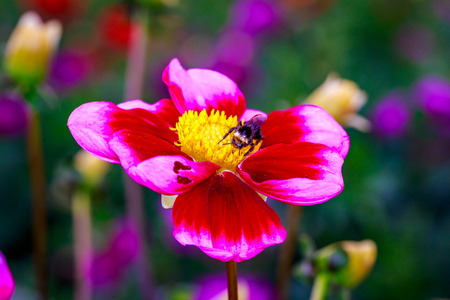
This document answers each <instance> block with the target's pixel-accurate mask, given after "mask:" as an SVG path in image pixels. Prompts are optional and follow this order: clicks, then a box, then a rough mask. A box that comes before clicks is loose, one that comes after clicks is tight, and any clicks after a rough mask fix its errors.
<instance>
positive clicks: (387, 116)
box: [371, 93, 411, 138]
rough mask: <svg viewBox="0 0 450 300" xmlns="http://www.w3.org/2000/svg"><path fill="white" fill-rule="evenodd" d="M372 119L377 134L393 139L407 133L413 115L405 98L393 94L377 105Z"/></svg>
mask: <svg viewBox="0 0 450 300" xmlns="http://www.w3.org/2000/svg"><path fill="white" fill-rule="evenodd" d="M371 119H372V123H373V130H374V132H375V133H376V134H378V135H380V136H383V137H390V138H393V137H399V136H401V135H403V134H404V133H405V132H406V130H407V129H408V126H409V121H410V119H411V113H410V111H409V108H408V107H407V105H406V104H405V101H404V99H403V97H402V96H401V95H399V94H397V93H391V94H388V95H387V96H385V97H384V98H383V99H382V100H380V101H379V102H378V103H377V104H376V106H375V107H374V109H373V111H372V116H371Z"/></svg>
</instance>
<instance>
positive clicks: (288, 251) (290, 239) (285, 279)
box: [277, 205, 303, 299]
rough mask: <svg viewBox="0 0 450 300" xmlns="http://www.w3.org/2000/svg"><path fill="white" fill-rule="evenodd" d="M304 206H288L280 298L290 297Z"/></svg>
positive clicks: (280, 264)
mask: <svg viewBox="0 0 450 300" xmlns="http://www.w3.org/2000/svg"><path fill="white" fill-rule="evenodd" d="M302 212H303V206H295V205H289V206H288V208H287V216H286V219H287V225H286V228H287V230H286V231H287V235H286V240H285V241H284V243H283V244H282V245H281V249H280V252H279V258H278V270H277V287H278V293H279V295H280V299H287V298H288V289H289V280H290V277H291V268H292V264H293V262H294V255H295V249H296V247H297V235H298V226H299V223H300V221H301V216H302Z"/></svg>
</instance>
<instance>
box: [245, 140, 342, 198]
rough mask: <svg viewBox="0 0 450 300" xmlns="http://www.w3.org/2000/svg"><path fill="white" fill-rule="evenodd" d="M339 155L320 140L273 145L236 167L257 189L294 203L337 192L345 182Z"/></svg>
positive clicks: (324, 196)
mask: <svg viewBox="0 0 450 300" xmlns="http://www.w3.org/2000/svg"><path fill="white" fill-rule="evenodd" d="M342 164H343V158H342V156H341V155H340V154H339V153H338V152H336V151H335V150H333V149H331V148H329V147H327V146H325V145H321V144H313V143H306V142H300V143H295V144H292V145H284V144H279V145H274V146H270V147H267V148H264V149H261V150H260V151H258V152H256V153H254V154H253V155H251V156H250V157H248V158H246V159H245V160H244V161H243V162H242V163H241V164H240V165H239V166H238V168H237V171H238V173H239V175H240V176H241V178H242V179H243V180H244V181H245V182H246V183H247V184H248V185H250V186H251V187H253V188H254V189H256V190H258V191H259V192H260V193H262V194H264V195H267V196H269V197H271V198H275V199H278V200H280V201H283V202H287V203H290V204H295V205H311V204H317V203H321V202H324V201H326V200H329V199H331V198H332V197H334V196H336V195H337V194H339V193H340V192H341V191H342V189H343V187H344V182H343V179H342V174H341V167H342Z"/></svg>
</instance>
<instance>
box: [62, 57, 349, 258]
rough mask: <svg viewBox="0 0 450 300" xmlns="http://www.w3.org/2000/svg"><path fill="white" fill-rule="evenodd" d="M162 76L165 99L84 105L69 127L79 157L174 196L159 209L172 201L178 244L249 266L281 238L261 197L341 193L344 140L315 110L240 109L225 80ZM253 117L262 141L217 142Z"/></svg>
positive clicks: (172, 71)
mask: <svg viewBox="0 0 450 300" xmlns="http://www.w3.org/2000/svg"><path fill="white" fill-rule="evenodd" d="M163 80H164V82H165V83H166V84H167V85H168V87H169V91H170V94H171V97H172V99H163V100H160V101H158V102H157V103H155V104H148V103H145V102H143V101H140V100H133V101H128V102H124V103H121V104H119V105H115V104H113V103H110V102H91V103H86V104H84V105H82V106H80V107H78V108H77V109H76V110H75V111H73V112H72V114H71V115H70V117H69V120H68V126H69V129H70V131H71V133H72V135H73V136H74V138H75V140H76V141H77V142H78V143H79V144H80V145H81V146H82V147H83V148H84V149H85V150H86V151H88V152H90V153H92V154H93V155H95V156H97V157H99V158H101V159H103V160H105V161H109V162H112V163H120V164H121V165H122V166H123V167H124V169H125V171H126V172H127V173H128V175H130V176H131V177H132V178H133V179H134V180H136V181H137V182H138V183H140V184H142V185H144V186H146V187H148V188H150V189H152V190H154V191H156V192H158V193H161V194H163V200H164V198H165V197H166V196H170V195H178V196H177V197H171V200H170V201H168V202H167V201H165V202H164V203H166V205H167V206H168V207H171V206H172V205H173V221H174V224H175V230H174V233H173V235H174V237H175V238H176V239H177V240H178V242H180V243H181V244H183V245H195V246H197V247H199V248H200V249H201V250H202V251H203V252H205V253H206V254H207V255H209V256H211V257H213V258H216V259H219V260H222V261H229V260H233V261H237V262H239V261H243V260H247V259H250V258H252V257H253V256H255V255H257V254H258V253H260V252H261V251H262V250H264V248H266V247H268V246H271V245H274V244H279V243H282V242H283V241H284V239H285V236H286V231H285V229H284V228H283V226H282V225H281V222H280V218H279V217H278V215H277V214H276V213H275V212H274V211H273V210H272V209H271V208H270V207H269V205H267V203H266V202H265V201H264V199H265V198H266V197H265V196H268V197H271V198H274V199H277V200H279V201H282V202H285V203H289V204H294V205H313V204H318V203H322V202H324V201H327V200H329V199H331V198H332V197H334V196H336V195H337V194H339V193H340V192H341V191H342V189H343V179H342V174H341V167H342V164H343V160H344V158H345V156H346V155H347V152H348V149H349V139H348V136H347V133H346V132H345V131H344V129H343V128H342V127H341V126H340V125H339V124H338V123H337V122H336V121H335V120H334V119H333V117H331V116H330V115H329V114H328V113H327V112H326V111H325V110H323V109H322V108H320V107H317V106H313V105H300V106H296V107H293V108H291V109H288V110H286V111H275V112H273V113H271V114H269V115H266V114H265V113H263V112H261V111H256V110H252V109H247V108H246V104H245V98H244V96H243V94H242V93H241V91H240V90H239V89H238V87H237V85H236V84H235V83H234V82H233V81H232V80H230V79H229V78H228V77H226V76H224V75H222V74H220V73H218V72H215V71H211V70H205V69H190V70H185V69H184V68H183V67H182V66H181V64H180V62H179V61H178V60H177V59H173V60H172V61H171V62H170V64H169V65H168V66H167V68H166V69H165V71H164V74H163ZM255 115H260V117H259V118H261V119H266V118H267V122H265V123H264V125H262V126H261V128H260V129H261V132H262V135H263V136H264V139H263V141H262V142H258V141H256V140H254V141H255V143H256V145H255V146H254V147H252V148H251V149H250V147H251V146H250V145H248V146H246V147H244V148H243V149H238V148H237V147H234V146H233V145H229V144H230V143H231V141H232V139H233V137H234V138H235V135H233V134H230V135H228V136H227V139H225V140H224V141H223V142H222V143H221V139H222V137H224V135H225V134H226V133H227V132H228V131H229V129H230V128H231V127H233V126H236V125H238V118H239V119H241V120H243V121H249V120H250V119H252V118H253V117H254V116H255ZM240 124H242V123H240ZM175 129H176V130H175ZM247 134H248V133H247ZM249 139H250V138H249ZM249 142H250V140H249ZM252 142H253V140H252ZM244 145H245V144H244ZM261 194H262V195H265V196H261ZM212 199H214V201H212ZM171 201H172V202H171ZM170 202H171V204H170ZM167 203H169V204H167ZM248 212H252V213H251V214H249V213H248Z"/></svg>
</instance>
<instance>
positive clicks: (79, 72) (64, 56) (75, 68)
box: [49, 50, 92, 90]
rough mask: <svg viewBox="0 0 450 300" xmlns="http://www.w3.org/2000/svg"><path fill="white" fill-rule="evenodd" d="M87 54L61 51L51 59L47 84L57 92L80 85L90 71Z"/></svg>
mask: <svg viewBox="0 0 450 300" xmlns="http://www.w3.org/2000/svg"><path fill="white" fill-rule="evenodd" d="M91 68H92V66H91V61H90V59H89V57H88V55H87V54H85V53H82V52H78V51H71V50H66V51H61V52H60V53H58V54H57V55H56V56H55V58H54V59H53V64H52V67H51V69H50V74H49V82H50V83H51V84H52V85H53V86H54V87H55V88H56V89H58V90H68V89H71V88H74V87H76V86H77V85H79V84H81V83H82V82H83V81H84V80H85V79H86V77H87V75H88V74H89V72H90V71H91Z"/></svg>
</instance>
